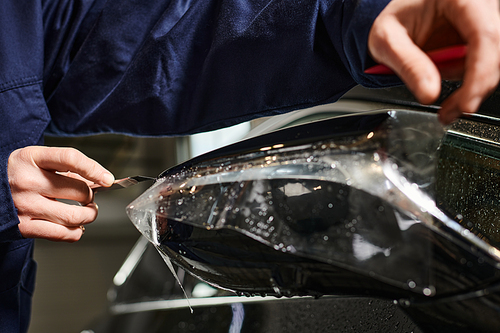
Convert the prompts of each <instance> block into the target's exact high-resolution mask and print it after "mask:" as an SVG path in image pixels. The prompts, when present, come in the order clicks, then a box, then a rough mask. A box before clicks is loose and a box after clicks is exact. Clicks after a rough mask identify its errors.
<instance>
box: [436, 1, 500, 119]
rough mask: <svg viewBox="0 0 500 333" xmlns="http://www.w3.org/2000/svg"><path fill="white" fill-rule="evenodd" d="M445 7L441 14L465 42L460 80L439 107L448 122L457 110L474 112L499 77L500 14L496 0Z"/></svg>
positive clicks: (442, 116) (492, 88) (495, 84)
mask: <svg viewBox="0 0 500 333" xmlns="http://www.w3.org/2000/svg"><path fill="white" fill-rule="evenodd" d="M464 4H465V5H464V6H456V7H452V8H449V7H446V8H444V10H445V12H444V13H445V15H446V17H447V18H448V20H449V21H450V22H451V23H452V24H453V25H454V26H455V27H456V29H457V30H458V32H459V33H460V34H461V36H462V38H463V39H464V41H465V42H466V43H467V45H468V53H467V58H466V62H465V73H464V77H463V83H462V86H461V88H460V89H458V90H457V91H456V92H455V93H454V94H453V95H452V96H450V98H449V100H447V101H446V103H443V105H442V109H441V113H442V115H441V119H442V120H443V121H444V122H447V123H449V122H451V121H452V120H454V119H455V118H456V117H457V116H459V115H460V114H461V113H473V112H476V111H477V109H478V108H479V106H480V104H481V103H482V102H483V101H484V99H485V98H486V97H487V96H489V95H490V94H491V92H492V91H493V90H494V89H495V87H496V86H497V84H498V81H499V79H500V14H499V9H498V1H484V2H482V3H481V6H477V5H476V4H474V3H472V2H466V3H464Z"/></svg>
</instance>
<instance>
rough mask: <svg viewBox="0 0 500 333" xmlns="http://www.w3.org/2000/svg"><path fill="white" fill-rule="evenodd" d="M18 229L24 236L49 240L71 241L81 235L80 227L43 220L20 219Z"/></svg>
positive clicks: (74, 240)
mask: <svg viewBox="0 0 500 333" xmlns="http://www.w3.org/2000/svg"><path fill="white" fill-rule="evenodd" d="M20 221H21V222H20V223H19V231H20V232H21V235H23V237H25V238H43V239H47V240H51V241H62V242H69V243H73V242H76V241H78V240H80V238H81V237H82V235H83V232H84V231H83V229H82V228H80V227H67V226H63V225H60V224H54V223H51V222H48V221H44V220H25V219H20Z"/></svg>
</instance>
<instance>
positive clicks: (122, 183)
mask: <svg viewBox="0 0 500 333" xmlns="http://www.w3.org/2000/svg"><path fill="white" fill-rule="evenodd" d="M155 180H156V178H153V177H147V176H133V177H127V178H123V179H118V180H116V181H115V182H114V183H113V185H111V186H110V187H104V186H101V185H97V184H95V185H92V186H91V188H92V190H93V191H94V193H97V192H105V191H110V190H119V189H122V188H127V187H130V186H133V185H136V184H139V183H142V182H145V181H155Z"/></svg>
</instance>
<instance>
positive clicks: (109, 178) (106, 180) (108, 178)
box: [102, 172, 115, 186]
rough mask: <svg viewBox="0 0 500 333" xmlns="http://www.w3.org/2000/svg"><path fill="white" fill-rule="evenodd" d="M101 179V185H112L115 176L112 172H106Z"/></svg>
mask: <svg viewBox="0 0 500 333" xmlns="http://www.w3.org/2000/svg"><path fill="white" fill-rule="evenodd" d="M102 180H103V185H107V186H111V185H113V183H114V181H115V177H114V176H113V175H112V174H110V173H108V172H106V173H105V174H104V175H103V176H102Z"/></svg>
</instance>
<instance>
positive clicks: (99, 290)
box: [29, 121, 259, 333]
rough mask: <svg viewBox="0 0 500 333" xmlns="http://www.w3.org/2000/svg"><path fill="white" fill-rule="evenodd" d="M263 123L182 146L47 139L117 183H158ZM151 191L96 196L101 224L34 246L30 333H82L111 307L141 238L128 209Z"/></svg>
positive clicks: (170, 141) (117, 138) (182, 140)
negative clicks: (134, 179) (69, 238)
mask: <svg viewBox="0 0 500 333" xmlns="http://www.w3.org/2000/svg"><path fill="white" fill-rule="evenodd" d="M258 122H259V121H256V122H254V123H252V124H250V123H244V124H240V125H237V126H233V127H230V128H227V129H223V130H219V131H213V132H208V133H203V134H197V135H193V136H187V137H177V138H136V137H128V136H122V135H110V134H105V135H96V136H90V137H77V138H53V137H47V138H46V140H45V143H46V145H47V146H61V147H74V148H77V149H79V150H80V151H82V152H83V153H85V154H86V155H87V156H89V157H91V158H93V159H94V160H96V161H98V162H99V163H100V164H102V165H103V166H104V167H106V168H107V169H108V170H110V171H111V172H113V174H114V175H115V177H116V178H117V179H120V178H124V177H127V176H134V175H145V176H152V177H155V176H157V175H159V174H160V173H161V172H162V171H164V170H165V169H168V168H169V167H172V166H174V165H176V164H178V163H181V162H183V161H185V160H187V159H189V158H191V157H193V156H197V155H199V154H202V153H204V152H206V151H209V150H212V149H215V148H217V147H220V146H223V145H226V144H229V143H232V142H235V141H237V140H240V139H241V138H243V136H244V135H245V134H246V133H247V132H248V131H249V130H250V128H251V127H252V126H254V125H255V124H256V123H258ZM150 185H151V184H138V185H136V186H133V187H130V188H127V189H122V190H118V191H109V192H102V193H98V194H97V195H96V199H95V201H96V203H97V204H98V206H99V216H98V218H97V220H96V221H95V222H94V223H92V224H91V225H88V226H86V232H85V234H84V236H83V237H82V239H81V240H80V241H78V242H76V243H73V244H67V243H55V242H49V241H44V240H36V244H35V260H36V261H37V263H38V271H37V281H36V288H35V294H34V298H33V312H32V319H31V325H30V329H29V332H30V333H45V332H47V333H48V332H50V333H58V332H61V333H62V332H64V333H67V332H81V331H82V329H83V328H84V327H85V326H86V325H87V324H88V323H90V322H92V321H93V320H94V319H96V318H97V317H98V316H99V315H100V314H102V313H104V312H105V310H106V305H107V292H108V289H109V287H110V286H111V284H112V280H113V277H114V275H115V273H116V272H117V271H118V269H119V268H120V266H121V264H122V263H123V261H124V260H125V258H126V257H127V255H128V253H129V252H130V250H131V249H132V247H133V245H134V244H135V242H136V241H137V240H138V238H139V235H140V234H139V232H138V231H137V230H136V229H135V227H134V226H133V224H132V223H131V222H130V221H129V219H128V217H127V215H126V213H125V208H126V206H127V205H128V204H129V203H130V202H132V201H133V200H134V199H135V198H136V197H138V196H139V195H140V194H141V193H142V192H143V191H144V190H146V189H147V187H148V186H150Z"/></svg>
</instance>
